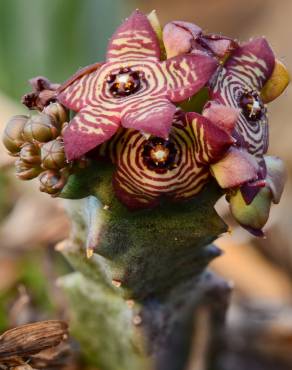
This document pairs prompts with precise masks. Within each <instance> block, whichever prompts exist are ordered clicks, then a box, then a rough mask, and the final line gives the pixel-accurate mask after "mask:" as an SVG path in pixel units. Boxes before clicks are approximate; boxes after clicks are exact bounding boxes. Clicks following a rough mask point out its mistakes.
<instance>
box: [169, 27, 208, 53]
mask: <svg viewBox="0 0 292 370" xmlns="http://www.w3.org/2000/svg"><path fill="white" fill-rule="evenodd" d="M201 33H202V30H201V28H200V27H198V26H196V25H195V24H193V23H189V22H180V21H175V22H170V23H168V24H167V25H166V26H165V27H164V29H163V43H164V46H165V50H166V55H167V57H168V58H172V57H175V56H177V55H180V54H185V53H189V52H190V51H191V49H192V41H193V40H195V39H196V38H197V37H198V35H200V34H201Z"/></svg>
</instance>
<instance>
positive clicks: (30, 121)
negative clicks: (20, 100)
mask: <svg viewBox="0 0 292 370" xmlns="http://www.w3.org/2000/svg"><path fill="white" fill-rule="evenodd" d="M66 122H68V111H67V110H66V109H65V108H64V107H63V106H62V105H61V104H59V103H57V102H54V103H51V104H49V105H47V106H46V107H45V108H44V109H43V111H42V112H40V113H38V114H36V115H33V116H32V117H29V116H25V115H18V116H14V117H12V118H11V119H10V120H9V122H8V123H7V125H6V128H5V130H4V134H3V143H4V145H5V147H6V149H7V150H8V152H9V154H10V155H12V156H15V157H17V159H16V161H15V168H16V174H17V177H18V178H20V179H21V180H31V179H33V178H35V177H39V182H40V191H43V192H46V193H48V194H51V195H52V196H58V195H59V194H60V192H61V191H62V189H63V187H64V186H65V184H66V182H67V179H68V177H69V175H70V174H71V173H72V168H73V166H72V163H69V162H68V161H67V160H66V156H65V151H64V143H63V139H62V130H63V128H64V126H65V124H66Z"/></svg>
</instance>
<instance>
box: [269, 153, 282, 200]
mask: <svg viewBox="0 0 292 370" xmlns="http://www.w3.org/2000/svg"><path fill="white" fill-rule="evenodd" d="M264 160H265V163H266V168H267V177H266V183H267V186H268V187H269V189H270V190H271V193H272V195H273V202H274V203H279V202H280V199H281V195H282V193H283V190H284V185H285V182H286V179H287V171H286V168H285V165H284V162H283V161H282V160H281V159H280V158H278V157H274V156H265V157H264Z"/></svg>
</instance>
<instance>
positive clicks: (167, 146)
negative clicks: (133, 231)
mask: <svg viewBox="0 0 292 370" xmlns="http://www.w3.org/2000/svg"><path fill="white" fill-rule="evenodd" d="M225 108H226V107H225ZM226 113H227V115H228V113H230V112H227V109H226ZM203 114H204V112H203ZM231 116H232V113H230V114H229V117H231ZM233 117H234V118H235V116H234V115H233ZM235 121H236V119H234V120H233V123H232V122H231V120H230V122H229V123H230V127H231V126H232V124H233V125H234V124H235ZM233 144H234V140H233V138H232V137H231V135H230V133H229V130H228V129H225V128H222V127H220V123H219V122H218V121H214V122H212V121H210V120H209V119H208V118H206V117H204V116H203V115H200V114H198V113H187V114H185V113H183V112H181V111H177V113H176V115H175V119H174V121H173V125H172V129H171V132H170V135H169V138H168V139H167V140H166V139H163V138H161V137H157V136H150V137H149V136H145V135H143V134H142V133H141V132H139V131H137V130H133V129H128V130H125V129H121V130H120V131H119V132H118V133H117V134H116V135H115V136H114V137H113V138H112V140H110V141H109V142H107V143H105V144H104V145H103V146H101V147H100V153H102V155H106V156H110V157H111V160H112V161H113V163H114V164H115V166H116V172H115V174H114V179H113V184H114V189H115V191H116V195H117V197H118V198H119V199H120V201H121V202H122V203H124V204H125V205H126V206H127V207H128V208H130V209H139V208H148V207H154V206H156V205H157V204H158V203H159V202H160V200H161V199H162V198H165V197H167V198H168V199H171V200H173V201H178V200H185V199H189V198H192V197H194V196H195V195H196V194H197V193H199V191H200V190H201V189H202V188H203V186H204V185H205V184H206V183H207V182H208V181H209V180H210V177H211V176H210V172H209V165H210V164H211V163H214V162H216V161H218V160H219V159H220V158H222V156H224V154H225V153H226V151H227V150H228V148H229V147H230V146H231V145H233Z"/></svg>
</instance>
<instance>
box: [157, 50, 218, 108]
mask: <svg viewBox="0 0 292 370" xmlns="http://www.w3.org/2000/svg"><path fill="white" fill-rule="evenodd" d="M217 66H218V63H217V62H216V61H215V59H214V58H211V57H209V56H207V55H180V56H177V57H174V58H171V59H168V60H166V61H165V62H163V63H162V64H161V67H162V68H163V70H164V73H165V76H166V80H167V86H166V90H167V95H168V98H169V99H170V100H171V101H173V102H180V101H183V100H185V99H187V98H189V97H191V96H192V95H194V94H195V93H196V92H197V91H199V90H200V89H201V88H202V87H203V86H205V85H206V83H207V82H208V81H209V80H210V78H211V77H212V75H213V74H214V72H215V70H216V69H217Z"/></svg>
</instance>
